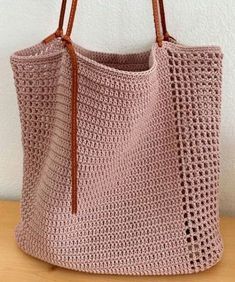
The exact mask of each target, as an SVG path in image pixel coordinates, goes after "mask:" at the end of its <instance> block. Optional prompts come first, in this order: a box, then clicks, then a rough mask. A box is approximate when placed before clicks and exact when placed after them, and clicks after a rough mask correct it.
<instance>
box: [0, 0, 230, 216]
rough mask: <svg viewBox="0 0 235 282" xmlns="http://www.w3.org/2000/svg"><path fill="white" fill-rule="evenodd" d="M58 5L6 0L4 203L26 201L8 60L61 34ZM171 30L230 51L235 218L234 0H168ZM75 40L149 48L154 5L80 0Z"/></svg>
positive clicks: (226, 160)
mask: <svg viewBox="0 0 235 282" xmlns="http://www.w3.org/2000/svg"><path fill="white" fill-rule="evenodd" d="M60 2H61V1H60V0H34V1H31V0H20V1H19V0H18V1H16V0H15V1H12V0H11V1H10V0H0V198H9V199H16V198H19V197H20V192H21V191H20V189H21V181H22V148H21V143H20V142H21V140H20V123H19V116H18V106H17V100H16V94H15V88H14V85H13V79H12V72H11V69H10V64H9V56H10V54H11V53H12V52H13V51H15V50H18V49H22V48H25V47H28V46H31V45H33V44H35V43H37V42H39V41H41V40H42V39H43V38H44V37H45V36H46V35H48V34H50V33H51V32H52V31H54V30H55V28H56V26H57V18H58V13H59V8H60ZM165 6H166V11H167V19H168V26H169V30H170V31H171V33H172V34H173V36H174V37H176V38H177V39H178V41H180V42H182V43H185V44H190V45H206V44H208V45H210V44H214V45H220V46H221V47H222V49H223V52H224V55H225V57H224V86H223V108H222V112H223V115H222V128H221V155H222V156H221V157H222V160H221V161H222V163H221V170H222V171H221V190H220V198H221V211H222V212H223V213H227V214H235V148H234V146H235V122H234V120H235V107H234V106H235V95H234V90H235V71H234V66H235V1H234V0H197V1H195V0H165ZM73 39H74V41H76V42H78V43H79V44H80V45H82V46H84V47H86V48H89V49H93V50H103V51H107V52H111V51H112V52H120V53H123V52H134V51H141V50H146V49H148V48H149V47H150V45H151V43H152V42H153V40H154V29H153V20H152V11H151V0H80V7H79V10H78V13H77V18H76V25H75V28H74V33H73Z"/></svg>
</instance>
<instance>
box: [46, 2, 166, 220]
mask: <svg viewBox="0 0 235 282" xmlns="http://www.w3.org/2000/svg"><path fill="white" fill-rule="evenodd" d="M66 4H67V1H66V0H63V1H62V5H61V11H60V18H59V25H58V28H57V30H56V32H54V33H53V34H51V35H49V36H48V37H47V38H45V39H44V40H43V43H45V44H47V43H49V42H50V41H52V40H53V39H55V38H57V37H60V38H61V40H62V42H63V43H64V46H65V47H66V49H67V52H68V54H69V57H70V60H71V66H72V68H71V73H72V86H71V87H72V88H71V184H72V187H71V199H72V203H71V210H72V214H76V213H77V190H78V189H77V187H78V177H77V171H78V169H77V168H78V144H77V131H78V125H77V114H78V109H77V107H78V105H77V96H78V93H77V92H78V62H77V55H76V51H75V47H74V46H73V43H72V40H71V38H70V36H71V33H72V29H73V23H74V18H75V14H76V9H77V4H78V0H73V1H72V6H71V11H70V15H69V21H68V26H67V30H66V33H65V34H63V24H64V16H65V10H66ZM152 6H153V16H154V25H155V32H156V42H157V44H158V46H159V47H161V46H162V42H163V40H165V41H169V39H170V38H171V37H170V36H169V34H168V32H167V29H166V20H165V12H164V5H163V0H152ZM161 24H162V26H161Z"/></svg>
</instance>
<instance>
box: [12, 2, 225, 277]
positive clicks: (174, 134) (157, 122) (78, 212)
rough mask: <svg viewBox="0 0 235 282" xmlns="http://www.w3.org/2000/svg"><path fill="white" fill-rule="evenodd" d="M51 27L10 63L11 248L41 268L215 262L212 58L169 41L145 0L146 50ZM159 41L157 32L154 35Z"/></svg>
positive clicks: (215, 76)
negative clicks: (15, 214) (19, 180)
mask: <svg viewBox="0 0 235 282" xmlns="http://www.w3.org/2000/svg"><path fill="white" fill-rule="evenodd" d="M76 6H77V1H76V0H73V2H72V8H71V14H70V18H69V24H68V28H67V32H66V34H64V33H63V29H62V27H63V21H64V14H65V9H66V0H63V1H62V9H61V16H60V21H59V28H58V29H57V31H56V32H55V33H54V34H52V35H50V36H49V37H48V38H46V39H45V40H44V41H43V42H42V43H39V44H37V45H35V46H33V47H31V48H28V49H25V50H21V51H18V52H16V53H15V54H13V55H12V56H11V63H12V68H13V72H14V78H15V85H16V90H17V97H18V104H19V112H20V119H21V126H22V143H23V148H24V176H23V189H22V199H21V220H20V222H19V224H18V225H17V227H16V241H17V244H18V245H19V247H20V248H21V249H22V250H23V251H25V252H26V253H28V254H30V255H32V256H34V257H37V258H39V259H41V260H44V261H47V262H49V263H52V264H55V265H58V266H62V267H66V268H70V269H74V270H81V271H87V272H95V273H110V274H132V275H133V274H135V275H150V274H180V273H181V274H183V273H193V272H198V271H202V270H205V269H207V268H209V267H211V266H213V265H214V264H216V263H217V262H218V261H219V259H220V258H221V255H222V251H223V243H222V240H221V235H220V231H219V210H218V188H219V171H220V164H219V132H220V111H221V108H220V107H221V106H220V105H221V79H222V74H221V70H222V57H223V55H222V52H221V49H220V48H219V47H215V46H210V47H188V46H184V45H180V44H178V43H177V42H176V41H175V40H173V38H172V37H170V36H169V34H168V33H167V30H166V24H165V15H164V8H163V2H162V0H153V11H154V13H153V14H154V20H155V28H156V43H154V44H153V46H152V49H151V50H150V51H148V52H143V53H138V54H126V55H121V54H107V53H98V52H93V51H88V50H85V49H84V48H81V47H79V46H78V45H77V44H75V43H74V42H72V41H71V39H70V34H71V31H72V26H73V21H74V15H75V11H76ZM162 34H163V36H162Z"/></svg>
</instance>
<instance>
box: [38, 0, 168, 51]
mask: <svg viewBox="0 0 235 282" xmlns="http://www.w3.org/2000/svg"><path fill="white" fill-rule="evenodd" d="M66 5H67V0H62V4H61V10H60V17H59V24H58V28H57V30H56V31H55V32H54V33H53V34H51V35H49V36H48V37H47V38H45V39H44V40H43V42H44V43H48V42H50V41H51V40H53V39H55V38H56V37H63V36H64V35H63V24H64V16H65V11H66ZM77 5H78V0H73V1H72V5H71V10H70V16H69V21H68V26H67V30H66V34H65V36H66V37H70V36H71V33H72V29H73V24H74V19H75V14H76V9H77ZM152 7H153V17H154V26H155V33H156V42H157V43H158V45H159V46H160V47H161V46H162V41H163V40H165V41H169V40H170V38H171V36H170V35H169V33H168V31H167V27H166V17H165V9H164V3H163V0H152ZM159 14H160V17H161V21H160V19H159ZM160 25H162V30H161V27H160ZM161 34H162V35H161Z"/></svg>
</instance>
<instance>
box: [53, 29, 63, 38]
mask: <svg viewBox="0 0 235 282" xmlns="http://www.w3.org/2000/svg"><path fill="white" fill-rule="evenodd" d="M63 34H64V32H63V29H60V28H58V29H57V30H56V32H55V37H62V36H63Z"/></svg>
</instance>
